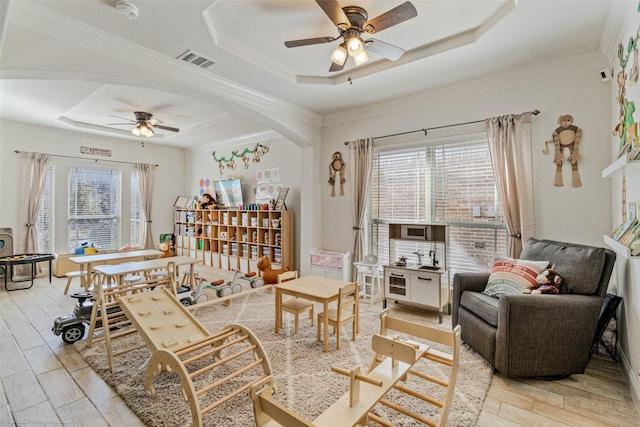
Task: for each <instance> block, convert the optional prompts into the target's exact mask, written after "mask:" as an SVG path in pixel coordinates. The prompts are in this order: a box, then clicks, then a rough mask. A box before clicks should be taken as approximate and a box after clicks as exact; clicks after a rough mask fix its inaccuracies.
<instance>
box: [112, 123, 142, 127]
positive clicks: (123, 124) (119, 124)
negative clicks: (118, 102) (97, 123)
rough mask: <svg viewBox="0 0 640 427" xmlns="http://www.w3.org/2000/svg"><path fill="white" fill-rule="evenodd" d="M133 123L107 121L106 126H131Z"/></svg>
mask: <svg viewBox="0 0 640 427" xmlns="http://www.w3.org/2000/svg"><path fill="white" fill-rule="evenodd" d="M132 124H135V123H107V126H131V125H132Z"/></svg>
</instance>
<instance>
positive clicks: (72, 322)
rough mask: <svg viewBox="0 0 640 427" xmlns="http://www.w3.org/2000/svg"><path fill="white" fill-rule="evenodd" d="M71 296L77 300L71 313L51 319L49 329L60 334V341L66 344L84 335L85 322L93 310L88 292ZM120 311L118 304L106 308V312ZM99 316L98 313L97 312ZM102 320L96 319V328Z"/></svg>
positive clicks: (91, 297) (87, 321) (89, 318)
mask: <svg viewBox="0 0 640 427" xmlns="http://www.w3.org/2000/svg"><path fill="white" fill-rule="evenodd" d="M70 296H71V298H75V299H77V300H78V302H77V304H76V306H75V307H74V308H73V313H69V314H65V315H63V316H60V317H58V318H56V319H55V320H54V321H53V327H52V328H51V330H52V331H53V333H54V334H55V335H62V341H64V342H65V343H67V344H73V343H74V342H76V341H78V340H81V339H82V337H84V331H85V328H86V326H85V324H87V325H88V324H89V321H90V320H91V311H92V310H93V295H92V294H91V293H89V292H75V293H73V294H71V295H70ZM117 311H120V307H119V306H114V307H111V308H109V309H107V313H108V314H111V313H115V312H117ZM98 316H100V313H98ZM101 327H102V322H101V321H100V320H98V321H96V328H101Z"/></svg>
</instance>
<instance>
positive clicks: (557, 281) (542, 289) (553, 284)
mask: <svg viewBox="0 0 640 427" xmlns="http://www.w3.org/2000/svg"><path fill="white" fill-rule="evenodd" d="M536 283H538V284H539V285H540V286H538V288H536V289H532V290H531V293H532V294H558V293H560V289H559V288H560V285H561V284H562V276H560V273H558V271H557V270H556V269H555V265H552V266H551V267H550V268H547V269H546V270H544V271H543V272H542V273H540V274H538V276H537V277H536Z"/></svg>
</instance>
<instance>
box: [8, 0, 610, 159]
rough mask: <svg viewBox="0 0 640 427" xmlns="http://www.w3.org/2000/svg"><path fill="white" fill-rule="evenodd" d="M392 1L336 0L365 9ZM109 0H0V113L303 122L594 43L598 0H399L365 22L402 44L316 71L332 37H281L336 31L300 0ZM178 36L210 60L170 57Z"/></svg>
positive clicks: (262, 128) (208, 127)
mask: <svg viewBox="0 0 640 427" xmlns="http://www.w3.org/2000/svg"><path fill="white" fill-rule="evenodd" d="M402 2H403V0H393V1H388V0H375V1H374V0H353V1H351V0H340V1H339V3H340V5H341V6H350V5H357V6H361V7H364V8H365V9H366V10H367V11H368V13H369V19H372V18H373V17H375V16H377V15H380V14H382V13H384V12H385V11H387V10H389V9H391V8H393V7H396V6H398V5H399V4H401V3H402ZM115 3H116V2H115V0H77V1H76V0H65V1H51V0H38V1H31V0H11V1H7V0H0V5H1V6H2V10H1V15H0V18H1V19H2V22H1V24H2V32H1V33H0V48H1V51H0V55H1V56H0V66H1V71H2V74H1V75H0V77H1V78H0V90H1V95H0V96H1V98H0V118H2V119H7V120H14V121H20V122H26V123H35V124H40V125H44V126H51V127H59V128H64V129H73V130H77V131H80V132H92V133H100V134H103V135H109V136H112V137H117V138H133V136H132V135H131V134H130V133H129V130H130V127H129V126H117V125H111V124H110V123H122V122H124V120H121V119H117V118H114V117H112V116H119V117H124V118H133V111H148V112H150V113H153V114H154V117H156V118H158V119H160V120H162V122H163V124H165V125H167V126H172V127H178V128H180V129H181V131H180V132H179V133H177V134H176V133H172V132H166V131H162V130H158V131H157V132H156V136H154V138H152V140H150V141H149V142H153V143H158V144H167V145H172V146H178V147H193V146H197V145H202V144H209V143H212V142H216V141H228V140H232V139H234V138H238V137H243V136H246V135H252V134H260V133H263V132H267V131H270V130H272V129H274V130H276V131H280V129H279V125H282V124H283V123H286V122H287V121H289V122H291V121H296V120H297V121H298V122H300V123H303V122H304V123H306V124H311V125H317V124H319V123H320V120H321V119H320V117H321V116H322V115H326V114H333V113H337V112H340V111H344V110H348V109H351V108H355V107H359V106H363V105H368V104H371V103H375V102H380V101H385V100H389V99H393V98H397V97H400V96H404V95H409V94H415V93H418V92H423V91H429V90H433V89H435V88H441V87H445V86H449V85H454V84H456V83H460V82H464V81H468V80H472V79H477V78H482V77H486V76H491V75H494V74H497V73H502V72H505V71H509V70H516V69H519V68H523V67H526V66H528V65H530V64H532V63H540V62H544V61H553V60H558V59H561V58H563V57H567V56H572V55H579V54H582V53H587V52H594V51H597V50H598V49H599V48H600V46H601V39H602V36H603V31H604V30H605V24H606V22H607V17H608V14H609V9H610V4H611V3H612V2H611V1H609V0H596V1H588V0H577V1H540V0H519V1H518V2H517V4H516V0H469V1H463V0H460V1H445V0H430V1H427V0H412V3H413V4H414V6H415V7H416V9H417V11H418V16H417V17H416V18H413V19H411V20H408V21H406V22H404V23H401V24H399V25H396V26H394V27H391V28H388V29H386V30H384V31H381V32H380V33H376V34H375V35H374V36H373V37H375V38H376V39H379V40H382V41H384V42H387V43H391V44H393V45H395V46H399V47H402V48H403V49H405V50H406V53H405V54H404V56H403V57H402V58H400V59H399V60H398V61H396V62H391V61H388V60H386V59H382V58H380V57H376V56H375V55H374V54H370V55H369V56H370V58H371V61H370V62H369V63H367V64H365V65H364V66H361V67H357V68H354V67H353V65H352V64H350V63H347V66H345V69H344V70H343V71H342V72H340V73H329V72H328V69H329V66H330V59H329V56H330V55H331V52H332V51H333V49H334V48H335V47H336V46H337V44H338V43H339V41H334V42H332V43H329V44H318V45H312V46H304V47H297V48H291V49H289V48H286V47H285V46H284V41H286V40H295V39H304V38H312V37H321V36H336V35H337V30H336V27H335V26H334V25H333V23H332V22H331V20H330V19H329V18H328V17H327V15H326V14H325V13H324V12H323V10H322V9H321V8H320V7H319V6H318V4H316V2H315V1H314V0H267V1H264V0H241V1H238V0H213V1H212V0H130V3H133V4H135V5H136V6H137V7H138V12H139V15H138V18H137V19H135V20H129V19H126V18H124V17H122V16H120V15H119V14H118V13H117V11H116V9H115ZM189 49H190V50H193V51H194V52H196V53H198V54H200V55H203V56H205V57H207V58H209V59H211V60H213V61H214V62H215V64H214V65H213V66H211V67H209V68H208V69H206V70H203V69H200V68H198V67H196V66H195V65H192V64H187V63H184V62H183V61H180V60H177V59H176V58H177V57H178V56H179V55H180V54H182V53H183V52H185V51H187V50H189ZM349 78H350V79H351V80H352V82H351V83H349V81H348V79H349ZM282 126H284V127H286V125H282ZM294 131H295V130H294ZM300 133H301V134H302V133H304V132H300Z"/></svg>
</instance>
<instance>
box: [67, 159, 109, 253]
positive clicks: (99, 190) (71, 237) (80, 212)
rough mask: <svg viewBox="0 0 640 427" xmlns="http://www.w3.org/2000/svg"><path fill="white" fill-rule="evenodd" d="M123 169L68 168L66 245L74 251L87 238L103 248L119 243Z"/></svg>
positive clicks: (86, 240)
mask: <svg viewBox="0 0 640 427" xmlns="http://www.w3.org/2000/svg"><path fill="white" fill-rule="evenodd" d="M119 187H120V172H119V171H118V170H112V169H101V168H91V167H70V168H69V187H68V188H69V198H68V200H69V205H68V216H67V219H68V233H67V235H68V239H67V247H68V250H69V252H71V253H73V252H74V251H75V249H76V248H78V247H80V246H82V244H83V243H85V242H88V243H90V244H94V245H95V246H96V247H97V248H100V249H101V250H106V249H117V248H118V247H119V244H118V243H119V240H118V234H119V233H118V231H119V216H118V213H119V210H120V209H119V208H120V192H119Z"/></svg>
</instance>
